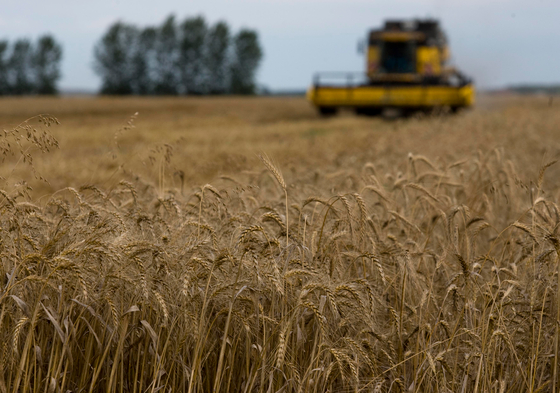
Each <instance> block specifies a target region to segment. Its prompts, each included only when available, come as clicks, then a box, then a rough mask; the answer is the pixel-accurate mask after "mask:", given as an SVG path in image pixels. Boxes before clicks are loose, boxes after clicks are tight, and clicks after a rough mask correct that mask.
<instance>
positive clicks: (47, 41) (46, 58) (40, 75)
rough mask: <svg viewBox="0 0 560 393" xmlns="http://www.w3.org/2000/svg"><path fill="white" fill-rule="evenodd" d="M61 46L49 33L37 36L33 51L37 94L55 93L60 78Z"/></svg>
mask: <svg viewBox="0 0 560 393" xmlns="http://www.w3.org/2000/svg"><path fill="white" fill-rule="evenodd" d="M61 59H62V47H61V46H60V45H59V44H58V43H57V42H56V41H55V39H54V38H53V37H52V36H50V35H44V36H42V37H41V38H39V41H38V42H37V46H36V47H35V51H34V53H33V74H34V78H33V80H34V84H35V86H34V90H35V92H36V93H38V94H56V93H57V92H58V89H57V86H56V84H57V82H58V80H59V79H60V60H61Z"/></svg>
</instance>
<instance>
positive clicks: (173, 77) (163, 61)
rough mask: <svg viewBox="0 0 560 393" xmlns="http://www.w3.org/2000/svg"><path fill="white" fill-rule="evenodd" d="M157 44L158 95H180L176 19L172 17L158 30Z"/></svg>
mask: <svg viewBox="0 0 560 393" xmlns="http://www.w3.org/2000/svg"><path fill="white" fill-rule="evenodd" d="M157 33H158V34H157V42H156V63H157V76H158V78H157V82H156V87H155V92H156V93H157V94H165V95H175V94H178V93H179V89H178V86H177V84H178V78H177V63H178V55H179V51H178V39H177V26H176V24H175V17H174V16H173V15H170V16H169V17H168V18H167V19H166V20H165V22H163V25H162V26H161V27H160V28H159V29H158V32H157Z"/></svg>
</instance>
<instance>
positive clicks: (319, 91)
mask: <svg viewBox="0 0 560 393" xmlns="http://www.w3.org/2000/svg"><path fill="white" fill-rule="evenodd" d="M449 57H450V54H449V47H448V42H447V37H446V36H445V33H444V32H443V30H442V29H441V28H440V25H439V22H438V21H437V20H433V19H413V20H388V21H386V22H385V25H384V27H383V28H382V29H374V30H371V31H370V32H369V34H368V39H367V50H366V72H365V73H318V74H316V75H315V77H314V83H313V86H312V87H311V88H310V89H309V91H308V93H307V95H308V99H309V100H310V101H311V102H312V103H313V104H314V105H315V106H316V107H317V108H318V109H319V111H320V112H321V113H322V114H325V115H327V114H334V113H336V111H337V110H338V108H343V107H347V108H353V109H355V110H356V112H357V113H361V114H380V113H382V111H383V110H384V109H385V108H399V109H401V110H403V111H405V112H410V111H414V110H424V111H426V110H430V109H433V108H436V107H449V108H451V110H452V111H456V110H458V109H460V108H464V107H469V106H471V105H472V104H473V103H474V87H473V84H472V81H471V80H470V79H469V78H467V77H466V76H464V75H463V74H462V73H461V72H459V71H458V70H457V69H456V68H454V67H451V66H449V65H448V61H449Z"/></svg>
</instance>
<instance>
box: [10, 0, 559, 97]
mask: <svg viewBox="0 0 560 393" xmlns="http://www.w3.org/2000/svg"><path fill="white" fill-rule="evenodd" d="M0 5H1V8H0V9H1V10H2V11H1V12H0V38H7V39H10V40H13V39H15V38H19V37H28V38H32V39H35V38H37V37H38V36H39V35H41V34H44V33H51V34H53V35H54V36H55V37H56V38H57V40H58V41H59V42H61V43H62V44H63V48H64V59H63V63H62V72H63V77H62V80H61V86H62V87H63V88H66V89H68V88H71V89H92V90H94V89H97V88H98V87H99V84H100V80H99V79H98V78H97V76H96V75H95V73H94V72H93V70H92V66H91V65H92V62H93V57H92V52H93V46H94V44H95V43H96V42H97V41H98V40H99V38H100V37H101V36H102V35H103V34H104V32H105V31H106V30H107V28H108V27H109V25H111V24H112V23H113V22H115V21H117V20H122V21H125V22H128V23H133V24H137V25H139V26H145V25H154V24H160V23H161V22H162V21H163V20H164V18H165V17H166V16H167V15H169V14H171V13H173V14H175V15H176V16H177V18H179V19H180V20H182V19H183V18H184V17H187V16H195V15H203V16H204V17H205V18H206V19H207V21H209V22H210V23H214V22H216V21H218V20H225V21H226V22H227V23H228V24H229V25H230V26H231V27H232V29H233V32H235V31H237V30H238V29H239V28H241V27H249V28H252V29H255V30H257V31H258V33H259V36H260V41H261V44H262V46H263V49H264V54H265V55H264V59H263V62H262V65H261V68H260V70H259V74H258V82H259V84H262V85H264V86H267V87H269V88H272V89H294V88H295V89H301V88H304V87H306V86H307V85H308V84H309V83H310V82H311V79H312V75H313V73H314V72H315V71H361V70H363V69H364V59H363V56H362V55H359V54H358V53H357V43H358V41H359V40H360V39H363V38H365V35H366V31H367V30H368V29H369V28H371V27H378V26H380V25H381V24H382V21H383V20H384V19H386V18H414V17H436V18H439V19H440V20H441V22H442V24H443V27H444V29H445V31H446V32H447V35H448V37H449V40H450V44H451V51H452V59H453V62H454V63H455V64H456V65H457V66H458V67H459V68H461V69H462V70H464V71H465V72H466V73H467V74H470V75H471V76H473V77H474V78H475V80H476V82H477V84H478V85H479V86H480V87H502V86H505V85H508V84H518V83H558V82H560V23H559V20H560V1H559V0H383V1H381V0H190V1H187V0H183V1H179V0H96V1H85V0H48V1H45V0H0Z"/></svg>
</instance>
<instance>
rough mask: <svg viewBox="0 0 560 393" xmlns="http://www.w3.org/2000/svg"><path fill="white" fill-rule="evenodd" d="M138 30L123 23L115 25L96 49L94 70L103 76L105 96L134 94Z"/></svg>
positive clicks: (102, 89)
mask: <svg viewBox="0 0 560 393" xmlns="http://www.w3.org/2000/svg"><path fill="white" fill-rule="evenodd" d="M137 35H138V32H137V29H136V28H135V27H133V26H130V25H126V24H124V23H122V22H117V23H115V24H113V25H112V26H111V27H110V28H109V31H108V32H107V33H106V34H105V35H104V36H103V37H102V38H101V41H100V42H98V43H97V45H96V46H95V49H94V70H95V72H96V73H97V74H98V75H99V76H101V78H102V80H103V85H102V87H101V92H102V93H103V94H132V93H133V92H134V91H133V83H132V81H133V73H132V71H133V70H132V63H133V62H132V58H133V55H134V47H135V46H134V45H135V41H136V37H137Z"/></svg>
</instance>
